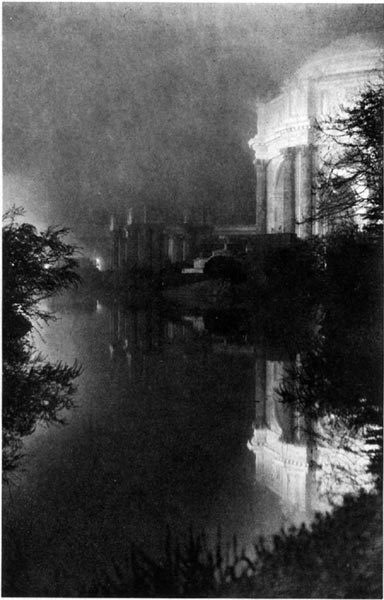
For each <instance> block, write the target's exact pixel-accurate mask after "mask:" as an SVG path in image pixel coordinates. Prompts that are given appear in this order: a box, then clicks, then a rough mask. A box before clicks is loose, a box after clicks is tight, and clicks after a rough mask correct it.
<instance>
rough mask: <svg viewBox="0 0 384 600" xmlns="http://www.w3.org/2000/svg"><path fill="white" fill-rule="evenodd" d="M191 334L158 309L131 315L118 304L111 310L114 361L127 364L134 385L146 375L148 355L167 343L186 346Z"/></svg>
mask: <svg viewBox="0 0 384 600" xmlns="http://www.w3.org/2000/svg"><path fill="white" fill-rule="evenodd" d="M191 333H192V332H191V330H190V329H189V328H188V327H186V326H185V324H183V323H182V322H177V321H176V322H174V321H171V320H169V319H166V318H165V317H164V315H163V314H162V313H161V312H160V311H158V310H156V309H152V310H151V309H149V310H139V311H136V312H131V311H125V310H123V309H122V308H121V307H120V306H119V305H118V304H117V303H116V304H114V305H113V307H112V308H111V326H110V343H109V349H110V354H111V359H113V360H114V361H123V362H126V368H127V370H128V374H129V376H130V378H131V379H132V380H133V381H135V380H137V379H138V378H140V377H143V376H144V375H145V373H146V366H147V364H146V357H147V356H148V355H149V354H154V353H156V352H158V351H159V350H160V349H161V348H163V346H164V344H166V343H172V344H175V343H178V342H187V341H188V340H189V339H190V337H191Z"/></svg>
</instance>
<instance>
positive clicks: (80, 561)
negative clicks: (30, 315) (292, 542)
mask: <svg viewBox="0 0 384 600" xmlns="http://www.w3.org/2000/svg"><path fill="white" fill-rule="evenodd" d="M35 342H36V345H37V346H38V347H39V348H40V349H41V350H43V351H44V353H45V354H46V356H47V358H48V359H49V360H51V361H55V360H62V361H63V362H66V363H69V364H72V363H73V362H74V361H75V360H78V361H79V362H80V363H81V364H82V367H83V372H82V375H81V376H80V378H79V380H78V392H77V401H76V408H75V409H73V410H71V411H68V413H67V414H66V415H65V417H66V423H67V424H66V426H64V427H63V426H51V427H48V428H43V427H41V426H40V427H38V428H37V429H36V431H35V432H34V434H33V435H32V436H30V437H29V438H27V439H26V440H25V447H24V451H25V457H24V460H23V462H22V468H20V469H19V470H18V471H17V474H16V475H15V476H14V477H13V482H12V484H11V485H10V486H8V487H6V488H5V491H4V493H3V539H4V541H3V557H4V567H3V569H4V571H3V577H5V578H6V579H7V585H8V587H9V589H11V590H13V591H14V593H15V595H27V596H41V595H49V596H57V595H72V596H77V595H78V594H79V590H80V589H81V588H82V587H83V586H84V585H85V586H86V585H88V584H89V583H90V582H92V581H93V579H94V576H95V573H96V572H99V571H100V570H108V568H109V565H110V564H111V561H112V560H115V561H117V562H120V563H123V562H124V559H125V558H126V557H128V556H129V549H130V544H131V543H132V542H133V543H135V544H137V545H138V546H139V547H140V548H142V549H143V550H145V551H146V552H148V553H149V554H150V555H151V556H153V557H154V558H157V559H158V558H159V557H161V556H162V554H163V550H164V539H165V536H166V529H167V526H169V527H170V528H171V531H172V533H173V535H174V536H175V537H176V536H179V537H180V538H183V537H185V534H186V532H187V531H188V528H189V526H190V525H192V526H193V528H194V530H195V531H200V530H203V529H204V530H205V532H206V533H207V536H208V539H209V540H211V541H212V543H214V541H215V539H216V535H217V529H218V527H219V526H220V527H221V529H222V532H223V538H224V539H227V540H230V539H231V536H232V535H233V534H234V533H236V534H237V537H238V540H239V542H240V543H241V544H242V545H244V546H245V547H247V548H248V549H250V545H251V542H252V541H253V540H254V539H255V538H256V537H257V536H258V535H259V534H263V535H268V534H271V533H274V532H277V531H278V530H279V529H280V528H281V527H287V526H289V525H290V524H299V523H300V522H302V521H303V520H304V521H305V520H310V519H311V517H312V515H313V513H314V511H316V510H324V509H327V508H328V507H329V505H330V491H332V494H333V497H334V498H337V497H338V496H342V494H343V493H345V492H346V491H349V487H348V486H349V483H348V481H347V480H346V478H345V476H343V478H342V480H340V477H337V476H336V472H337V469H338V468H339V467H340V471H341V470H342V471H343V473H345V472H346V468H345V466H346V465H348V469H349V470H350V471H352V472H353V477H352V478H351V480H352V479H353V481H354V482H356V480H357V479H358V477H361V481H360V484H363V485H364V484H368V483H369V482H368V481H367V480H366V475H365V474H364V469H365V466H366V465H365V463H364V458H362V457H361V453H359V452H357V453H355V454H354V455H353V456H350V455H346V454H345V453H344V454H343V453H341V452H340V451H339V450H338V449H336V448H335V447H332V446H331V445H330V444H326V443H324V444H323V446H322V447H321V448H319V447H317V446H316V445H315V444H314V443H313V442H310V441H309V440H308V436H306V427H305V423H304V421H303V418H302V417H301V416H300V415H299V414H297V413H295V411H294V410H293V409H292V408H288V407H285V406H283V405H282V404H281V402H279V397H278V395H277V393H276V388H277V387H278V385H279V382H280V380H281V378H282V376H283V375H284V371H285V369H286V368H287V366H289V364H290V363H291V362H292V360H295V357H292V356H286V355H284V354H283V353H281V351H279V349H276V348H268V349H267V348H265V347H263V345H262V344H258V343H255V342H254V341H253V342H252V344H251V343H250V342H249V340H248V337H247V333H246V332H243V333H242V334H239V335H238V336H236V337H233V336H230V335H228V334H226V333H225V332H220V331H218V330H217V328H216V330H215V327H212V317H210V319H209V322H208V319H207V317H205V318H204V316H203V315H193V316H191V315H187V314H185V315H184V314H182V313H181V314H178V315H172V316H170V315H169V314H167V313H165V312H164V311H161V310H157V309H156V310H155V309H154V310H151V311H138V312H128V311H125V310H123V309H122V308H120V307H119V306H118V304H113V305H112V306H107V305H105V304H103V303H101V302H99V301H98V302H96V303H95V304H91V305H89V306H81V305H69V304H68V306H66V307H65V308H63V307H62V308H61V309H60V312H59V313H58V314H57V320H56V321H55V322H53V323H51V324H50V325H49V327H43V329H42V330H41V332H40V335H35ZM322 427H323V429H326V424H324V423H323V425H322ZM323 438H324V439H325V438H326V436H323ZM356 443H357V444H358V440H357V441H356ZM320 464H321V469H319V465H320ZM314 465H316V468H315V467H314ZM357 474H358V475H357ZM249 551H250V550H249Z"/></svg>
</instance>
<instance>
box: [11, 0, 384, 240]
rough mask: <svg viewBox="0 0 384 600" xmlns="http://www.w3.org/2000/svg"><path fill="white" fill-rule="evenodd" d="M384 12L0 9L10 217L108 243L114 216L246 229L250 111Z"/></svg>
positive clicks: (265, 7) (230, 7) (337, 8)
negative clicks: (15, 213)
mask: <svg viewBox="0 0 384 600" xmlns="http://www.w3.org/2000/svg"><path fill="white" fill-rule="evenodd" d="M383 17H384V5H373V4H371V5H368V4H364V5H356V4H355V5H353V4H349V5H330V4H329V5H327V4H323V5H320V4H319V5H316V4H301V5H293V4H291V5H287V4H179V3H177V4H129V3H128V4H125V3H123V4H121V3H116V4H115V3H92V4H91V3H89V4H88V3H57V4H54V3H41V4H34V3H4V4H3V61H4V65H3V173H4V203H5V206H7V205H9V204H12V203H15V204H17V205H20V204H22V205H24V206H25V207H26V208H27V209H28V211H29V213H30V214H31V216H32V217H33V218H34V219H35V221H36V222H37V223H38V224H39V225H40V224H41V223H44V222H45V223H57V224H59V223H60V224H64V225H68V226H70V227H72V228H73V230H74V233H75V235H76V236H77V237H78V238H79V239H80V240H81V239H85V238H86V237H95V238H97V237H98V235H101V233H102V232H103V231H105V230H106V228H107V226H108V221H109V215H110V214H111V212H116V213H118V214H121V215H124V213H125V212H126V210H127V208H128V207H131V206H134V207H137V210H141V208H142V207H143V206H146V207H147V209H148V211H149V213H150V214H152V215H153V218H155V217H156V218H158V219H160V218H161V219H165V220H167V221H176V220H178V219H181V218H183V215H184V214H185V213H188V215H189V217H190V218H191V219H193V220H195V221H199V220H200V221H201V220H203V219H204V220H205V219H211V220H213V221H215V222H221V223H223V222H244V223H251V222H252V219H253V214H254V207H253V196H254V174H253V165H252V156H251V152H250V151H249V149H248V146H247V141H248V139H249V138H250V137H251V136H252V135H254V134H255V132H256V112H255V100H256V98H257V97H260V98H265V97H268V96H270V95H272V94H274V93H276V92H277V90H278V89H279V86H280V85H281V84H282V82H283V81H284V79H286V78H287V77H289V76H290V75H291V74H292V73H293V72H294V71H295V70H296V69H297V67H298V66H299V65H300V64H301V63H302V62H303V61H304V60H306V59H307V58H308V57H309V56H310V54H311V53H312V52H315V51H317V50H319V49H320V48H322V47H324V46H326V45H327V44H329V43H330V42H332V41H334V40H337V39H338V38H340V37H345V36H347V35H349V34H353V33H358V32H376V34H377V32H379V31H380V27H382V26H383V23H384V19H383Z"/></svg>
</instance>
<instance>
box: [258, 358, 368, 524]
mask: <svg viewBox="0 0 384 600" xmlns="http://www.w3.org/2000/svg"><path fill="white" fill-rule="evenodd" d="M289 364H290V363H289V362H288V361H276V360H267V359H266V356H265V353H257V355H256V366H255V369H256V371H255V400H256V415H255V424H254V425H255V426H254V432H253V437H252V440H251V441H250V442H248V448H249V449H250V450H251V451H252V452H254V454H255V460H256V481H257V482H259V483H261V484H263V485H266V486H267V487H268V488H269V489H270V490H272V491H273V492H274V493H275V494H277V495H278V496H279V497H280V498H281V502H282V509H283V515H284V517H285V519H286V520H287V521H288V522H290V523H294V524H299V523H300V522H302V521H304V520H307V519H309V518H310V517H311V516H312V515H313V513H314V512H315V511H317V510H320V511H322V510H327V509H329V508H330V506H331V504H332V503H339V502H340V501H341V500H342V498H343V496H344V495H345V494H347V493H353V492H356V491H358V489H359V488H361V487H364V488H365V489H369V488H370V487H371V486H372V483H373V480H372V477H371V475H370V474H369V473H367V466H368V463H369V461H368V458H367V456H366V455H365V454H364V440H363V439H362V437H361V436H358V435H353V434H351V433H348V431H347V429H346V428H341V429H339V431H338V430H337V427H336V421H335V419H332V417H329V418H328V419H322V420H321V422H319V423H317V424H316V426H315V427H314V430H315V434H316V435H315V436H313V435H308V434H307V431H308V430H307V428H306V427H305V422H304V419H303V417H302V416H300V415H299V414H298V413H297V411H295V409H294V408H293V407H292V406H287V405H284V404H283V403H282V402H281V400H280V398H279V395H278V393H277V389H278V387H279V384H280V383H281V381H282V378H283V376H284V372H285V370H286V369H287V368H288V367H289Z"/></svg>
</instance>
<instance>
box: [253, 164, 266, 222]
mask: <svg viewBox="0 0 384 600" xmlns="http://www.w3.org/2000/svg"><path fill="white" fill-rule="evenodd" d="M255 169H256V232H257V233H267V161H266V160H260V159H256V160H255Z"/></svg>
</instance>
